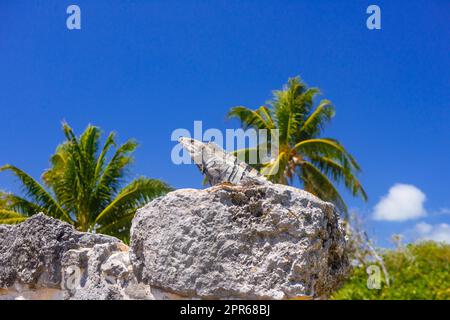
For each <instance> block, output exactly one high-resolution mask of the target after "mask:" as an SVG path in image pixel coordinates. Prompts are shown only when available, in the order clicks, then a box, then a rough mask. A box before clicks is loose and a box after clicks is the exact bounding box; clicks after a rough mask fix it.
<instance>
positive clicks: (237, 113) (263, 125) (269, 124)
mask: <svg viewBox="0 0 450 320" xmlns="http://www.w3.org/2000/svg"><path fill="white" fill-rule="evenodd" d="M227 117H228V119H232V118H237V119H239V120H240V121H241V124H242V127H243V128H244V129H248V128H254V129H267V130H270V129H274V128H275V125H274V123H273V119H272V116H271V114H270V110H268V109H267V107H265V106H261V107H260V108H258V109H257V110H251V109H249V108H246V107H242V106H239V107H233V108H231V110H230V112H228V115H227Z"/></svg>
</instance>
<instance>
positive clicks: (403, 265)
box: [331, 242, 450, 300]
mask: <svg viewBox="0 0 450 320" xmlns="http://www.w3.org/2000/svg"><path fill="white" fill-rule="evenodd" d="M382 256H383V259H384V263H385V266H386V269H387V272H388V274H389V286H388V285H387V283H386V281H385V279H383V276H382V281H381V288H380V289H368V288H367V279H368V277H369V275H368V274H367V273H366V268H367V266H368V265H366V266H361V267H355V268H354V269H353V271H352V273H351V276H350V278H349V279H348V280H347V282H346V283H345V284H344V286H343V287H342V288H341V289H340V290H338V291H337V292H335V293H334V294H333V295H332V297H331V298H332V299H352V300H353V299H393V300H398V299H450V245H446V244H443V243H436V242H421V243H418V244H409V245H407V246H406V247H404V248H401V249H396V250H387V251H385V252H384V253H383V254H382ZM380 269H381V268H380ZM381 275H383V272H381Z"/></svg>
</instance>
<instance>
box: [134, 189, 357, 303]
mask: <svg viewBox="0 0 450 320" xmlns="http://www.w3.org/2000/svg"><path fill="white" fill-rule="evenodd" d="M130 256H131V262H132V264H133V268H134V272H135V274H136V277H137V279H138V280H139V281H142V282H144V283H146V284H148V285H150V286H151V288H152V292H153V293H154V294H155V297H156V298H191V299H192V298H193V299H197V298H204V299H241V298H243V299H289V298H323V297H326V296H327V295H328V294H329V293H330V292H331V291H332V290H334V289H336V288H337V287H338V286H339V285H340V283H341V281H342V280H343V279H344V277H345V276H346V274H347V272H348V269H349V263H348V259H347V255H346V242H345V235H344V230H343V228H342V226H341V225H340V223H339V216H338V213H337V212H336V210H335V209H334V206H333V205H332V204H330V203H326V202H323V201H321V200H320V199H318V198H317V197H315V196H313V195H311V194H309V193H308V192H305V191H303V190H299V189H296V188H293V187H289V186H284V185H277V184H271V183H267V184H264V185H254V186H231V185H217V186H214V187H211V188H209V189H205V190H194V189H181V190H177V191H174V192H171V193H169V194H167V195H166V196H164V197H160V198H158V199H155V200H153V201H152V202H150V203H149V204H147V205H146V206H145V207H144V208H142V209H140V210H138V213H137V215H136V216H135V218H134V220H133V224H132V229H131V251H130Z"/></svg>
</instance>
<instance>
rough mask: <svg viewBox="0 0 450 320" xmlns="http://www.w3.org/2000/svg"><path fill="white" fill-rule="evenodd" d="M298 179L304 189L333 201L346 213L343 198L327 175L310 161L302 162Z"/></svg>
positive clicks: (323, 198) (325, 199)
mask: <svg viewBox="0 0 450 320" xmlns="http://www.w3.org/2000/svg"><path fill="white" fill-rule="evenodd" d="M300 179H301V180H302V181H303V184H304V186H305V190H306V191H308V192H311V193H312V194H314V195H316V196H317V197H319V198H320V199H322V200H324V201H329V202H332V203H334V204H335V205H336V206H337V208H338V209H339V210H340V211H341V212H343V213H344V214H347V212H348V209H347V205H346V204H345V201H344V199H342V197H341V195H340V194H339V192H338V191H337V189H336V188H335V187H334V185H333V184H332V183H331V181H330V180H328V178H327V176H326V175H324V174H323V173H322V172H321V171H320V170H319V169H318V168H317V167H315V166H314V165H313V164H312V163H309V162H306V161H305V162H303V163H302V165H301V176H300Z"/></svg>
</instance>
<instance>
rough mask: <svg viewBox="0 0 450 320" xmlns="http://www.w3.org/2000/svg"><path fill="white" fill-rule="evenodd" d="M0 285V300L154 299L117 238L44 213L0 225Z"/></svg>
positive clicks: (123, 245) (125, 247) (125, 248)
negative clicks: (139, 282)
mask: <svg viewBox="0 0 450 320" xmlns="http://www.w3.org/2000/svg"><path fill="white" fill-rule="evenodd" d="M0 288H1V289H0V299H128V298H141V299H144V298H149V299H150V298H153V296H152V295H151V293H150V289H149V287H148V286H146V285H142V284H138V283H137V281H136V279H135V277H134V274H133V272H132V266H131V264H130V261H129V258H128V247H127V246H126V245H125V244H123V243H122V242H121V241H120V240H118V239H116V238H114V237H110V236H105V235H99V234H91V233H83V232H78V231H76V230H74V228H73V226H71V225H69V224H67V223H64V222H61V221H59V220H56V219H52V218H50V217H47V216H45V215H43V214H37V215H34V216H32V217H31V218H29V219H28V220H26V221H25V222H23V223H20V224H18V225H14V226H9V225H0ZM130 288H132V290H130Z"/></svg>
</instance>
